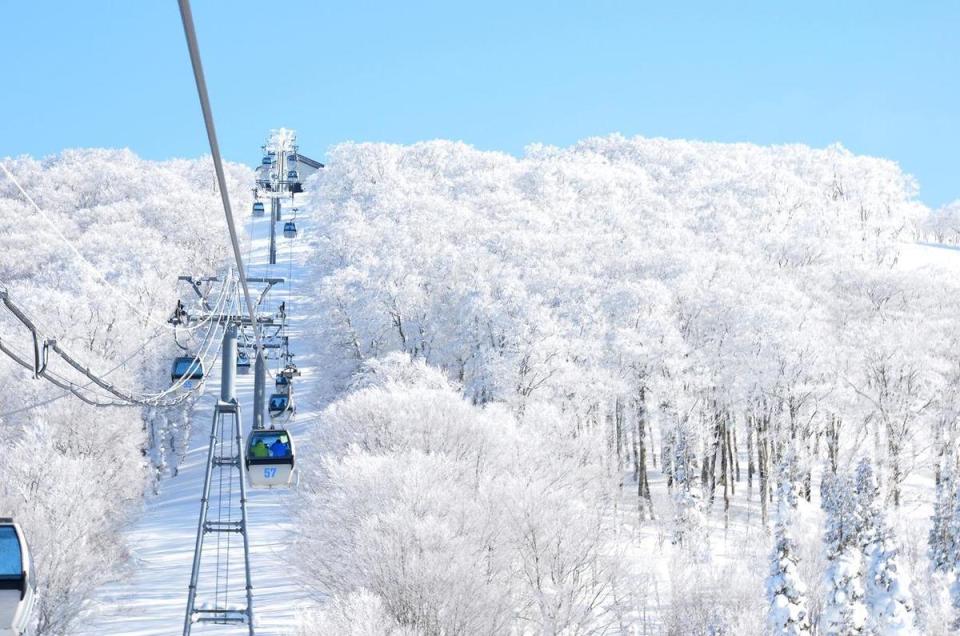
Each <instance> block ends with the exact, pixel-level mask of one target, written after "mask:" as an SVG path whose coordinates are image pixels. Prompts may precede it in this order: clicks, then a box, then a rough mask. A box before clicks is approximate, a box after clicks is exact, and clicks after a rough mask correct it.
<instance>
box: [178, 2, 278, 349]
mask: <svg viewBox="0 0 960 636" xmlns="http://www.w3.org/2000/svg"><path fill="white" fill-rule="evenodd" d="M178 1H179V4H180V17H181V19H182V20H183V32H184V35H185V36H186V38H187V48H188V49H189V51H190V64H191V65H192V67H193V78H194V80H195V81H196V83H197V94H198V96H199V97H200V108H201V109H202V111H203V123H204V124H205V125H206V128H207V139H208V141H209V142H210V154H211V155H212V156H213V167H214V169H215V170H216V173H217V183H219V185H220V198H221V199H222V200H223V213H224V216H226V219H227V229H228V230H229V231H230V242H231V243H232V244H233V256H234V259H235V260H236V262H237V272H238V273H239V274H240V284H241V285H243V296H244V299H245V300H246V303H247V312H248V313H249V314H250V322H251V324H252V325H254V332H253V333H254V337H255V338H256V346H257V350H262V343H261V342H260V330H259V329H256V325H257V316H256V312H255V310H254V305H253V302H252V301H251V300H250V289H249V287H248V286H247V274H246V270H244V267H243V255H242V254H241V253H240V242H239V241H238V240H237V228H236V226H235V225H234V222H233V212H232V211H231V209H230V194H229V193H228V192H227V180H226V177H225V176H224V173H223V160H222V159H221V157H220V144H219V143H218V142H217V131H216V128H215V126H214V122H213V110H212V109H211V107H210V96H209V95H208V94H207V82H206V80H205V79H204V76H203V64H202V62H201V60H200V47H199V46H198V45H197V33H196V29H195V28H194V26H193V14H192V13H191V11H190V0H178Z"/></svg>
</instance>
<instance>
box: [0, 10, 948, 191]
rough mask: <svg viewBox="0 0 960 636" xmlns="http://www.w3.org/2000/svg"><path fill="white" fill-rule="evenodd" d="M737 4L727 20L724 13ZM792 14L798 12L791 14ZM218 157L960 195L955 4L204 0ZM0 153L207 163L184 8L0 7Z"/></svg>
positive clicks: (202, 34)
mask: <svg viewBox="0 0 960 636" xmlns="http://www.w3.org/2000/svg"><path fill="white" fill-rule="evenodd" d="M721 5H723V6H721ZM788 5H789V6H788ZM193 10H194V17H195V19H196V23H197V29H198V33H199V39H200V47H201V52H202V54H203V58H204V64H205V67H206V72H207V80H208V83H209V86H210V90H211V95H212V99H213V107H214V113H215V115H216V117H217V126H218V132H219V134H220V139H221V145H222V147H223V149H224V152H225V154H226V155H227V157H228V158H229V159H233V160H237V161H244V162H246V163H251V164H253V163H256V162H257V160H258V154H257V153H258V151H259V150H258V146H259V144H260V143H262V139H263V137H264V135H265V134H266V132H267V130H268V129H270V128H273V127H278V126H287V127H291V128H295V129H296V130H297V131H298V134H299V139H300V144H301V150H302V151H303V152H304V153H305V154H307V155H310V156H314V157H315V158H318V159H322V158H323V155H324V152H325V150H326V149H327V148H328V147H329V146H330V145H332V144H334V143H336V142H339V141H343V140H357V141H361V140H373V141H392V142H413V141H419V140H424V139H434V138H449V139H461V140H464V141H466V142H468V143H470V144H473V145H475V146H477V147H479V148H483V149H497V150H504V151H507V152H510V153H514V154H520V153H521V152H522V151H523V147H524V146H525V145H527V144H528V143H531V142H546V143H552V144H561V145H563V144H569V143H571V142H573V141H576V140H577V139H580V138H582V137H586V136H590V135H597V134H607V133H610V132H621V133H623V134H625V135H635V134H642V135H646V136H665V137H685V138H694V139H704V140H713V141H752V142H757V143H762V144H768V143H782V142H802V143H807V144H810V145H813V146H825V145H827V144H830V143H832V142H835V141H839V142H841V143H843V144H844V145H845V146H847V147H848V148H850V149H851V150H853V151H855V152H858V153H865V154H870V155H877V156H883V157H888V158H891V159H894V160H896V161H898V162H899V163H900V164H901V165H902V166H903V168H904V169H905V170H907V171H908V172H910V173H912V174H914V175H915V176H916V177H917V179H919V181H920V184H921V198H922V199H923V200H924V201H925V202H927V203H928V204H931V205H940V204H942V203H944V202H947V201H949V200H952V199H954V198H960V180H958V177H960V121H958V118H960V88H958V86H960V35H958V34H960V2H957V0H946V1H930V2H906V1H902V0H901V1H898V2H792V3H786V2H771V1H769V0H768V1H766V2H720V3H717V2H641V1H639V0H637V1H633V2H627V1H624V2H604V1H590V2H574V1H570V2H552V3H548V2H523V1H522V0H513V1H504V2H501V1H499V0H486V1H484V2H482V3H481V2H476V3H466V2H450V1H447V2H431V3H424V2H417V1H414V0H409V1H407V2H395V1H394V2H377V3H373V2H352V1H347V2H343V1H340V2H322V1H319V0H316V1H308V0H302V1H301V0H288V1H286V2H249V1H236V0H229V1H228V0H216V1H215V0H194V7H193ZM0 16H2V18H0V34H2V38H0V42H2V46H3V47H4V49H5V55H4V62H5V63H4V70H3V84H2V86H3V89H2V93H0V95H2V97H0V156H5V155H18V154H23V153H27V154H32V155H38V156H42V155H46V154H50V153H55V152H57V151H59V150H61V149H63V148H67V147H79V146H109V147H113V146H118V147H123V146H126V147H129V148H131V149H133V150H134V151H135V152H137V153H139V154H140V155H142V156H144V157H148V158H155V159H160V158H167V157H173V156H196V155H199V154H202V153H204V152H206V141H205V137H204V135H203V129H202V123H201V120H200V113H199V107H198V105H197V98H196V94H195V89H194V85H193V80H192V79H191V76H190V69H189V61H188V58H187V51H186V47H185V44H184V40H183V32H182V28H181V25H180V18H179V14H178V12H177V7H176V2H175V1H174V0H163V1H160V0H129V1H115V2H105V1H98V0H94V1H88V2H73V1H67V0H60V1H57V2H44V1H42V0H35V1H34V0H31V1H24V0H0Z"/></svg>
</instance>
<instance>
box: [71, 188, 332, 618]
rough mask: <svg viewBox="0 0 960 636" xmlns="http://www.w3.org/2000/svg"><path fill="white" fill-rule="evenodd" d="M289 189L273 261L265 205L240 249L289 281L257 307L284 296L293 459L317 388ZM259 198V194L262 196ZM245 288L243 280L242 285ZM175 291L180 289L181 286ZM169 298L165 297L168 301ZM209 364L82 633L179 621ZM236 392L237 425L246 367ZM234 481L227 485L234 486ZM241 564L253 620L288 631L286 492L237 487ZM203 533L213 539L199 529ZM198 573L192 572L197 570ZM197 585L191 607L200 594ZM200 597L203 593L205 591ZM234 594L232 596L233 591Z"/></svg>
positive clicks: (212, 395)
mask: <svg viewBox="0 0 960 636" xmlns="http://www.w3.org/2000/svg"><path fill="white" fill-rule="evenodd" d="M303 197H304V195H299V196H298V197H297V201H296V203H295V205H296V207H298V208H300V210H301V212H300V213H299V214H298V216H297V219H296V222H297V226H298V229H299V230H300V235H299V237H298V238H297V239H294V240H292V241H291V240H290V239H285V238H283V234H282V223H279V224H278V226H277V229H278V238H277V244H278V251H277V265H274V266H270V265H267V261H268V249H269V232H270V230H269V228H270V224H269V212H268V213H267V216H266V217H263V218H259V219H254V218H252V217H251V219H250V221H249V223H248V228H247V231H248V232H250V231H252V232H253V235H252V236H253V239H254V240H253V241H252V242H251V247H250V249H249V250H248V253H247V254H245V255H244V258H245V261H246V262H247V263H248V276H280V277H284V278H287V279H288V281H292V285H290V284H284V285H278V286H277V287H274V289H273V290H272V291H271V292H270V294H269V295H268V297H267V300H266V301H265V305H266V307H265V310H266V311H273V310H275V308H276V307H277V306H278V305H279V303H280V302H281V301H284V300H285V301H287V313H288V324H289V329H288V333H289V335H290V343H291V344H290V348H291V351H293V352H294V353H295V354H296V358H295V361H296V363H297V365H298V366H299V368H300V369H301V371H302V373H303V375H302V377H301V378H298V379H297V380H295V382H294V388H295V398H296V405H297V415H296V418H295V419H294V420H293V421H292V422H290V423H289V424H287V427H288V429H290V430H291V431H292V432H293V435H294V440H295V444H296V446H297V448H296V450H297V456H298V459H302V458H303V457H304V456H305V455H309V449H310V436H311V434H313V431H314V430H315V428H316V425H317V422H318V416H319V408H320V406H321V404H320V401H319V399H318V398H317V397H316V396H317V394H318V393H319V392H318V391H317V387H318V386H319V385H320V381H321V378H320V376H319V374H320V373H321V370H320V369H319V368H318V367H317V366H316V365H317V361H316V359H315V356H314V353H313V347H312V346H311V343H310V341H309V334H312V333H313V331H312V330H311V329H309V328H308V326H309V323H308V321H309V316H310V315H311V314H312V313H313V312H312V311H311V306H310V303H309V294H306V293H305V292H306V287H305V284H304V278H305V277H304V272H305V269H304V265H303V263H304V261H305V259H306V258H307V256H308V251H309V248H308V242H307V240H306V239H305V238H304V233H305V232H306V233H307V234H309V231H310V227H309V226H310V219H309V215H308V214H307V213H306V212H304V211H303V210H304V207H303V205H302V204H303V203H304V201H303V200H302V199H303ZM267 207H268V208H269V203H268V204H267ZM291 207H292V206H291V204H290V202H289V199H287V200H284V201H283V221H286V220H289V219H290V218H291V215H290V213H289V210H290V209H291ZM251 292H252V293H253V290H251ZM183 293H185V294H186V293H190V292H189V289H184V290H183ZM172 302H173V299H171V303H172ZM275 365H276V362H275V361H271V362H270V366H271V371H270V372H269V373H270V375H268V380H267V382H268V383H267V392H268V394H269V392H270V389H271V388H272V379H271V378H272V375H273V373H274V372H275ZM217 366H218V368H217V369H216V373H214V374H211V380H210V382H208V384H207V387H206V390H205V392H204V395H203V396H202V397H201V398H200V399H199V400H198V401H197V404H196V407H195V409H194V413H193V421H192V431H191V441H190V449H189V451H188V453H187V456H186V459H185V460H184V462H183V464H182V465H181V466H180V470H179V473H178V474H177V475H176V476H175V477H172V476H167V477H165V478H164V479H163V480H162V482H161V484H160V493H159V494H158V495H157V496H155V497H151V498H149V499H148V501H147V502H146V505H145V508H144V510H143V513H142V515H141V516H140V518H139V519H137V520H136V521H135V522H134V523H133V524H132V526H131V527H130V528H129V530H128V531H127V533H126V537H125V539H126V541H127V543H128V544H129V546H130V549H131V552H132V555H133V562H132V564H131V568H130V573H129V575H128V576H127V577H125V578H124V579H123V580H119V581H116V582H114V583H112V584H109V585H106V586H104V587H103V588H101V589H100V590H99V591H98V593H97V594H96V596H95V598H93V599H92V601H91V602H90V603H89V604H88V607H87V608H86V610H85V618H84V620H83V621H82V622H81V628H80V629H79V630H78V631H77V632H76V634H78V635H84V634H90V635H93V634H98V635H102V634H124V635H125V636H161V635H163V636H169V635H170V634H175V633H180V632H181V630H182V629H183V620H184V612H185V609H186V601H187V586H188V584H189V580H190V568H191V564H192V561H193V551H194V541H195V538H196V529H197V520H198V515H199V512H200V495H201V490H202V487H203V478H204V473H203V471H204V468H205V464H206V457H207V448H208V442H209V437H210V425H211V418H212V413H213V406H214V404H215V403H216V399H217V397H218V396H219V393H220V386H219V375H220V374H219V362H218V365H217ZM237 397H238V399H239V401H240V405H241V409H242V423H243V428H244V435H246V433H247V432H248V431H249V429H250V425H251V420H252V402H253V374H252V373H250V374H249V375H246V376H238V377H237ZM235 487H236V486H235ZM247 496H248V515H249V529H248V533H249V539H250V546H251V557H250V558H251V570H252V578H253V593H254V615H255V625H256V627H257V631H258V633H262V634H277V635H282V634H292V633H294V632H295V628H296V624H297V621H298V617H299V612H300V610H302V609H304V608H306V607H308V606H309V605H310V602H309V599H308V598H307V595H306V593H305V592H304V591H303V590H302V589H301V587H300V586H298V585H297V582H296V580H295V575H294V573H293V572H292V571H291V569H290V567H289V563H288V559H287V558H286V556H285V555H284V554H283V552H284V551H285V550H286V548H287V545H288V543H289V540H290V537H291V534H292V528H291V523H290V522H289V521H288V519H289V515H288V514H287V506H288V504H289V502H290V499H291V493H290V492H289V491H288V492H283V491H269V490H249V489H248V490H247ZM207 541H216V535H208V537H207ZM233 546H234V547H233V552H232V554H233V555H238V554H242V551H241V550H240V549H239V548H240V543H239V537H234V538H233ZM210 554H211V553H209V552H207V551H205V552H204V564H205V565H206V566H211V565H212V562H211V558H210ZM231 563H232V564H231V567H234V564H239V567H237V568H236V569H234V570H232V571H231V572H232V574H231V577H232V576H233V574H236V575H237V578H236V579H234V580H235V581H236V583H237V585H238V587H237V588H236V590H237V593H236V594H235V595H234V594H233V593H231V596H230V599H229V600H228V604H229V605H230V606H240V607H242V606H243V605H244V604H245V599H244V596H243V571H242V560H239V561H238V560H235V559H234V558H231ZM201 576H202V575H201ZM202 586H203V578H201V590H200V591H199V592H198V596H197V604H198V607H200V606H201V605H202V604H203V603H204V601H205V600H206V599H209V600H212V599H210V598H209V597H210V595H209V594H206V595H205V594H204V593H203V590H202ZM205 597H206V598H205ZM234 599H235V600H234ZM193 633H194V634H220V635H224V636H226V635H230V634H246V633H247V630H246V627H244V626H238V627H234V626H222V625H199V624H198V625H195V626H194V628H193Z"/></svg>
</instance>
